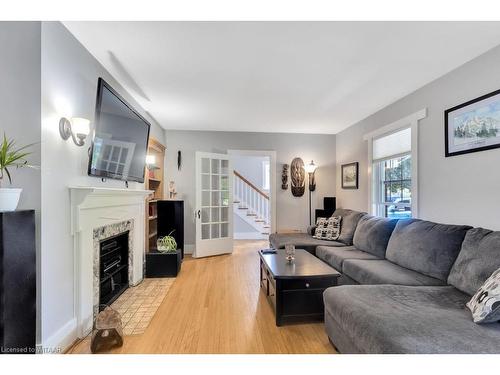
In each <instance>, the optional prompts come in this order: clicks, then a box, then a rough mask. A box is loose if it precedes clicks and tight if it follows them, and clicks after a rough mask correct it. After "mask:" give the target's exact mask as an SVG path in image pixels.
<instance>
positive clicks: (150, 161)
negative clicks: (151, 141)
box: [146, 155, 156, 170]
mask: <svg viewBox="0 0 500 375" xmlns="http://www.w3.org/2000/svg"><path fill="white" fill-rule="evenodd" d="M155 165H156V156H155V155H146V166H147V167H148V169H149V170H152V169H155Z"/></svg>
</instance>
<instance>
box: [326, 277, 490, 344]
mask: <svg viewBox="0 0 500 375" xmlns="http://www.w3.org/2000/svg"><path fill="white" fill-rule="evenodd" d="M323 298H324V301H325V326H326V329H327V332H328V333H329V334H330V332H331V331H332V328H335V327H340V328H341V331H342V332H343V333H344V334H345V335H346V336H347V338H348V339H349V340H348V341H349V342H350V343H352V346H353V347H351V348H348V349H347V350H349V351H351V352H352V351H355V352H357V353H500V324H498V323H492V324H482V325H480V324H475V323H474V322H473V321H472V319H471V313H470V311H469V310H468V309H467V308H465V303H466V302H467V300H468V299H469V298H470V297H469V296H468V295H466V294H465V293H462V292H460V291H459V290H457V289H455V288H454V287H451V286H444V287H443V286H441V287H436V286H424V287H412V286H396V285H360V286H351V285H349V286H340V287H334V288H328V289H327V290H326V291H325V292H324V295H323ZM347 338H346V341H347ZM332 339H333V338H332ZM333 343H334V344H336V345H337V343H336V342H335V341H333ZM349 346H350V345H349ZM349 346H347V345H346V347H349ZM353 349H354V350H353ZM339 350H340V351H341V352H342V350H343V348H342V347H339Z"/></svg>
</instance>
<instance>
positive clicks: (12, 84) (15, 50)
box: [0, 22, 41, 342]
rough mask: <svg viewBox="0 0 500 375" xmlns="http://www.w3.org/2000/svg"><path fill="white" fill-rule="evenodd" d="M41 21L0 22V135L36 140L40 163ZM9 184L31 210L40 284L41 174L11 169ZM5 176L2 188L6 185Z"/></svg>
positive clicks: (35, 153)
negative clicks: (10, 182) (34, 221)
mask: <svg viewBox="0 0 500 375" xmlns="http://www.w3.org/2000/svg"><path fill="white" fill-rule="evenodd" d="M40 33H41V23H40V22H0V51H1V58H0V103H1V110H0V137H2V139H3V134H4V132H5V135H6V136H7V137H8V138H12V139H14V140H15V141H16V143H17V144H18V145H19V146H24V145H27V144H31V143H36V145H34V146H33V147H31V148H30V149H29V151H30V152H32V154H31V155H30V156H29V158H28V160H29V162H30V163H31V164H33V165H40V154H41V152H40V148H41V147H40V140H41V134H40V38H41V36H40ZM10 172H11V175H12V187H17V188H22V189H23V193H22V195H21V199H20V201H19V207H18V208H19V209H34V210H35V214H36V232H37V235H36V238H37V244H36V247H37V284H38V285H40V215H41V214H40V210H41V175H40V171H39V170H33V169H28V168H23V169H11V170H10ZM8 186H9V185H8V180H7V178H5V179H4V181H3V187H8ZM39 292H40V288H37V342H38V341H39V338H40V293H39Z"/></svg>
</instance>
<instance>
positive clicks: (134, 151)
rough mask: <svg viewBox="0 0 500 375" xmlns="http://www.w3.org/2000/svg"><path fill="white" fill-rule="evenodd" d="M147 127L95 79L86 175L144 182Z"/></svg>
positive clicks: (117, 95) (123, 100) (146, 124)
mask: <svg viewBox="0 0 500 375" xmlns="http://www.w3.org/2000/svg"><path fill="white" fill-rule="evenodd" d="M150 127H151V125H150V124H149V123H148V122H147V121H146V119H144V117H142V116H141V115H140V114H139V113H137V111H136V110H135V109H134V108H132V106H131V105H130V104H128V103H127V102H126V101H125V99H123V98H122V97H121V96H120V94H118V93H117V92H116V91H115V90H113V88H112V87H111V86H110V85H109V84H108V83H107V82H106V81H104V79H102V78H99V81H98V84H97V101H96V113H95V132H94V137H93V141H92V148H91V152H90V157H89V167H88V174H89V175H90V176H96V177H102V178H114V179H117V180H123V181H137V182H144V168H145V167H146V154H147V150H148V140H149V129H150Z"/></svg>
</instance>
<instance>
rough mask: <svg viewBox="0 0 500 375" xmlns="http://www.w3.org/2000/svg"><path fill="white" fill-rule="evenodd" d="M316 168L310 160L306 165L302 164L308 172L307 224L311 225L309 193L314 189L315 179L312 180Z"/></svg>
mask: <svg viewBox="0 0 500 375" xmlns="http://www.w3.org/2000/svg"><path fill="white" fill-rule="evenodd" d="M316 168H318V166H317V165H316V164H314V161H312V160H311V162H310V163H309V164H307V165H305V166H304V170H305V171H306V172H307V173H309V225H312V214H311V210H312V207H311V206H312V204H311V200H312V199H311V195H312V192H313V191H314V190H316V181H315V180H314V172H315V171H316Z"/></svg>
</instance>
